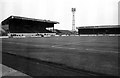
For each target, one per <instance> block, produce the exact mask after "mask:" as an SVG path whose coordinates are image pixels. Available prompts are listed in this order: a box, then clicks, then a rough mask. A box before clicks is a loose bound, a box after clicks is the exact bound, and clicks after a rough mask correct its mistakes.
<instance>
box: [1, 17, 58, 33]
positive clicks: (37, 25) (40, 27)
mask: <svg viewBox="0 0 120 78" xmlns="http://www.w3.org/2000/svg"><path fill="white" fill-rule="evenodd" d="M1 24H2V28H3V29H4V30H5V31H6V32H7V33H8V34H15V33H16V34H21V33H22V34H23V33H24V34H32V33H34V34H35V33H54V32H53V31H54V24H58V22H56V21H50V20H41V19H34V18H26V17H19V16H10V17H8V18H7V19H5V20H4V21H2V23H1ZM47 28H48V29H49V28H52V29H53V31H50V30H48V29H47Z"/></svg>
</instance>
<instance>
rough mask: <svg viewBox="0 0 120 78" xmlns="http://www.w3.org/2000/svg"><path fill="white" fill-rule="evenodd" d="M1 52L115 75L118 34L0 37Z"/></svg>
mask: <svg viewBox="0 0 120 78" xmlns="http://www.w3.org/2000/svg"><path fill="white" fill-rule="evenodd" d="M1 44H2V52H6V53H11V54H15V55H21V56H25V57H29V58H35V59H40V60H44V61H49V62H55V63H59V64H64V65H66V66H70V67H73V68H77V69H83V70H88V71H92V72H98V73H104V74H111V75H118V70H119V66H118V64H119V63H118V60H119V59H120V57H119V56H118V55H119V48H120V46H119V37H118V36H64V37H62V36H60V37H50V38H8V39H2V43H1Z"/></svg>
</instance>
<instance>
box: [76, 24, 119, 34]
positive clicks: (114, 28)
mask: <svg viewBox="0 0 120 78" xmlns="http://www.w3.org/2000/svg"><path fill="white" fill-rule="evenodd" d="M77 29H78V34H79V35H80V34H103V35H104V34H120V27H119V25H107V26H84V27H77Z"/></svg>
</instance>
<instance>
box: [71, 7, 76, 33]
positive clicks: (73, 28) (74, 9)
mask: <svg viewBox="0 0 120 78" xmlns="http://www.w3.org/2000/svg"><path fill="white" fill-rule="evenodd" d="M75 11H76V8H72V13H73V19H72V31H75Z"/></svg>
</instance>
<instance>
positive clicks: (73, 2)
mask: <svg viewBox="0 0 120 78" xmlns="http://www.w3.org/2000/svg"><path fill="white" fill-rule="evenodd" d="M119 1H120V0H0V22H1V21H3V20H4V19H6V18H7V17H9V16H11V15H15V16H22V17H29V18H36V19H46V20H51V21H58V22H59V23H60V24H56V25H55V29H62V30H72V12H71V8H76V12H75V26H76V27H80V26H96V25H99V26H100V25H117V24H118V2H119Z"/></svg>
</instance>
